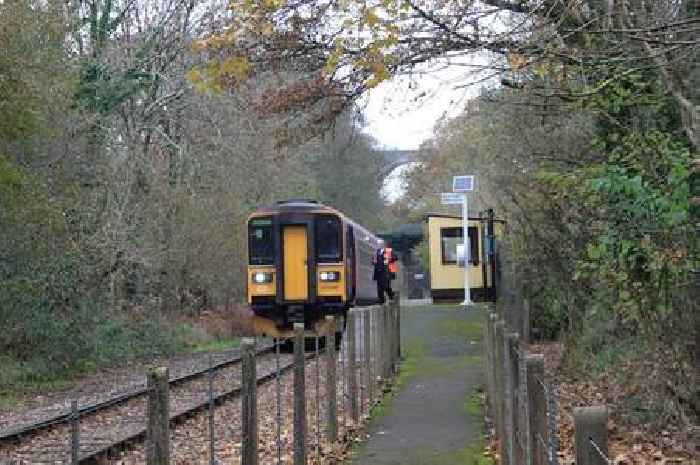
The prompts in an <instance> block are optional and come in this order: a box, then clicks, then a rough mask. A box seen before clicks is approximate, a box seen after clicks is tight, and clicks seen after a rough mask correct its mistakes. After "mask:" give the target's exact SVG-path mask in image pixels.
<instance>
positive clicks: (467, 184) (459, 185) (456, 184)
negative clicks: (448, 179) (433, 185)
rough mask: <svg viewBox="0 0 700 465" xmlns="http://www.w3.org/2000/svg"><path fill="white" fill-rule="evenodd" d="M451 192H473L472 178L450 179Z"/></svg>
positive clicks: (456, 177) (457, 177) (459, 177)
mask: <svg viewBox="0 0 700 465" xmlns="http://www.w3.org/2000/svg"><path fill="white" fill-rule="evenodd" d="M452 190H453V191H454V192H472V191H473V190H474V176H455V177H454V178H452Z"/></svg>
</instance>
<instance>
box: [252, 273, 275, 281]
mask: <svg viewBox="0 0 700 465" xmlns="http://www.w3.org/2000/svg"><path fill="white" fill-rule="evenodd" d="M253 282H254V283H255V284H265V283H271V282H272V273H264V272H260V271H258V272H256V273H253Z"/></svg>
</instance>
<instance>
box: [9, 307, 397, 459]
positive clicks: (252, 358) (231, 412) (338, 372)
mask: <svg viewBox="0 0 700 465" xmlns="http://www.w3.org/2000/svg"><path fill="white" fill-rule="evenodd" d="M398 302H399V299H398V297H397V298H396V299H395V300H394V301H392V302H390V303H389V304H388V305H384V306H381V307H380V306H375V307H366V308H357V309H352V310H350V311H349V312H348V318H347V322H342V321H338V320H337V319H334V318H329V319H328V320H327V321H326V323H327V325H326V327H327V331H326V333H325V334H323V335H321V336H315V337H311V338H309V337H305V335H304V328H303V325H300V327H299V325H297V327H295V338H294V340H293V346H294V354H293V355H292V354H285V353H283V351H282V350H281V347H283V346H284V345H285V343H287V346H288V345H289V343H290V342H292V341H289V340H276V341H275V348H274V349H273V350H271V351H269V352H267V353H266V354H260V353H258V352H257V351H256V346H257V344H258V342H256V341H255V339H250V338H249V339H244V340H243V344H242V346H241V359H240V366H236V367H234V368H233V369H228V371H226V370H223V369H219V368H217V366H216V365H215V364H214V362H213V360H212V359H211V357H210V358H209V368H208V369H207V370H206V371H205V372H204V373H203V374H202V375H201V376H200V377H198V378H197V379H193V380H192V382H191V383H186V384H183V385H178V386H174V385H171V384H170V382H169V381H170V376H169V375H168V370H167V369H165V368H158V369H153V370H151V371H149V373H148V377H147V378H148V379H147V386H146V388H145V389H143V390H142V392H141V394H142V395H141V396H140V397H138V398H134V399H130V400H128V401H127V402H126V403H115V404H114V405H112V406H110V407H108V408H105V409H103V410H100V411H99V412H83V411H81V409H80V402H79V401H78V400H74V401H73V402H71V406H70V413H69V415H68V417H67V419H66V421H63V422H62V423H59V422H57V424H55V425H52V426H48V427H46V428H44V429H42V430H41V431H36V432H27V433H26V434H25V435H23V436H22V435H20V436H18V437H16V438H13V439H12V440H11V441H3V442H0V464H16V465H20V464H22V465H24V464H30V463H31V464H43V463H45V464H49V463H51V464H71V465H77V464H82V463H88V462H91V463H93V462H95V461H96V460H99V463H114V464H116V463H120V464H141V463H145V464H148V465H156V464H158V465H161V464H167V463H192V464H209V465H216V464H223V463H241V464H242V465H257V464H258V463H262V464H270V465H285V464H288V465H302V464H303V465H306V464H314V465H315V464H319V465H320V464H323V463H330V462H332V461H333V460H336V459H337V458H338V457H336V455H337V454H338V451H339V450H340V449H342V447H343V444H347V442H348V441H349V440H351V439H352V437H353V433H354V432H355V431H357V429H358V428H359V427H360V426H361V425H362V423H363V421H365V420H366V419H368V418H369V416H370V412H371V410H372V408H373V407H374V405H375V404H376V402H377V401H378V400H379V397H380V396H379V395H378V393H380V392H382V390H383V388H384V386H385V385H386V384H387V383H391V380H392V379H393V376H394V374H395V372H396V367H397V364H398V360H399V354H400V342H399V331H400V323H399V320H400V317H401V309H400V307H399V304H398ZM343 326H344V327H345V331H343ZM337 338H339V339H337ZM234 371H235V373H234ZM239 398H240V401H237V399H239Z"/></svg>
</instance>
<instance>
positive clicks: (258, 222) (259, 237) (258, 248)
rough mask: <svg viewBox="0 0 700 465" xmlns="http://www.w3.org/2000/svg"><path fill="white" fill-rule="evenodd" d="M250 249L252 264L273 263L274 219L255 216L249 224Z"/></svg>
mask: <svg viewBox="0 0 700 465" xmlns="http://www.w3.org/2000/svg"><path fill="white" fill-rule="evenodd" d="M248 250H249V254H250V264H251V265H273V264H274V263H275V243H274V241H273V239H272V219H271V218H255V219H252V220H250V223H249V224H248Z"/></svg>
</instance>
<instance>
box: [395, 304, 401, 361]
mask: <svg viewBox="0 0 700 465" xmlns="http://www.w3.org/2000/svg"><path fill="white" fill-rule="evenodd" d="M395 294H396V295H395V296H394V299H396V363H399V362H400V361H401V293H399V291H396V293H395Z"/></svg>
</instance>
